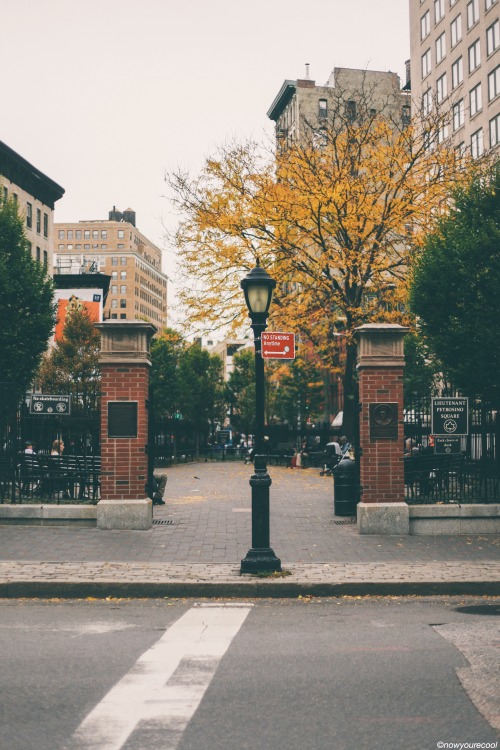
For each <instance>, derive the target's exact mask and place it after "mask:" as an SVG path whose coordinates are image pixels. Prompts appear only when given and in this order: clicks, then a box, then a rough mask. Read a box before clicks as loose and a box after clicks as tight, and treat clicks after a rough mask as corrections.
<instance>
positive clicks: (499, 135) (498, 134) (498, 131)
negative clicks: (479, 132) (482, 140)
mask: <svg viewBox="0 0 500 750" xmlns="http://www.w3.org/2000/svg"><path fill="white" fill-rule="evenodd" d="M498 143H500V114H498V115H496V116H495V117H494V118H493V119H492V120H490V148H493V146H496V145H497V144H498Z"/></svg>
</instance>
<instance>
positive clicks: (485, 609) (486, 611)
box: [456, 604, 500, 616]
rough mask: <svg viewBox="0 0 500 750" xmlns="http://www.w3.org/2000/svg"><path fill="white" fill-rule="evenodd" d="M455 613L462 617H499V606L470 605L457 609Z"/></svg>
mask: <svg viewBox="0 0 500 750" xmlns="http://www.w3.org/2000/svg"><path fill="white" fill-rule="evenodd" d="M456 611H457V612H463V614H464V615H497V616H498V615H500V604H471V605H469V606H468V607H457V608H456Z"/></svg>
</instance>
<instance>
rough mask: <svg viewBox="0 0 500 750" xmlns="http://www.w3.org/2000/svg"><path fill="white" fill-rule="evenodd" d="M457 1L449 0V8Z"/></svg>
mask: <svg viewBox="0 0 500 750" xmlns="http://www.w3.org/2000/svg"><path fill="white" fill-rule="evenodd" d="M456 2H457V0H450V8H453V6H454V5H455V3H456Z"/></svg>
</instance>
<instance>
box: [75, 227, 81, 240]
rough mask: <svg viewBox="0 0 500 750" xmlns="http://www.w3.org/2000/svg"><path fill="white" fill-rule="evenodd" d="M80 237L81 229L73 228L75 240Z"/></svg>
mask: <svg viewBox="0 0 500 750" xmlns="http://www.w3.org/2000/svg"><path fill="white" fill-rule="evenodd" d="M81 239H82V230H81V229H77V230H75V240H81Z"/></svg>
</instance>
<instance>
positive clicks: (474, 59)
mask: <svg viewBox="0 0 500 750" xmlns="http://www.w3.org/2000/svg"><path fill="white" fill-rule="evenodd" d="M480 65H481V48H480V46H479V39H476V41H475V42H474V44H471V46H470V47H469V73H472V71H473V70H476V68H478V67H479V66H480Z"/></svg>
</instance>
